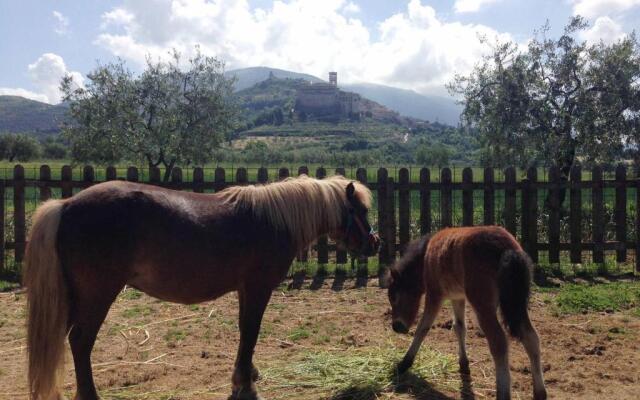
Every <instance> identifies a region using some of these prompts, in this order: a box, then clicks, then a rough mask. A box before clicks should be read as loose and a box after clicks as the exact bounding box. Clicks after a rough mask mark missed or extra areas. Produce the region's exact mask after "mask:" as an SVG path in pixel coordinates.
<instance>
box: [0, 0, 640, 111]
mask: <svg viewBox="0 0 640 400" xmlns="http://www.w3.org/2000/svg"><path fill="white" fill-rule="evenodd" d="M573 15H582V16H583V17H585V18H586V19H587V20H588V21H589V23H590V27H589V29H588V30H587V31H584V32H583V33H581V39H583V40H586V41H589V42H594V43H595V42H598V41H600V40H602V41H604V42H606V43H611V42H614V41H616V40H619V39H620V38H622V37H624V36H625V35H627V34H629V33H631V32H632V31H633V30H634V29H637V28H638V27H640V0H450V1H444V0H438V1H429V0H276V1H274V0H82V1H77V0H19V1H16V0H0V37H2V40H0V60H1V61H0V95H19V96H24V97H28V98H31V99H35V100H39V101H44V102H47V103H51V104H56V103H58V102H59V101H60V91H59V89H58V86H59V82H60V79H61V78H62V77H63V76H64V75H66V74H71V75H72V76H73V77H74V80H75V82H76V83H77V84H78V85H83V84H84V82H85V81H86V74H87V73H88V72H90V71H91V70H92V69H94V68H95V67H96V66H97V65H98V63H102V64H104V63H107V62H111V61H114V60H116V59H117V58H121V59H123V60H124V61H125V62H126V64H127V66H128V67H129V68H130V69H131V70H133V71H134V72H139V71H141V70H142V69H143V68H144V65H145V62H146V61H145V60H146V58H147V57H148V56H151V57H152V58H153V59H162V58H164V57H167V56H168V53H169V51H170V50H171V49H177V50H178V51H179V52H180V53H181V54H183V55H184V56H186V57H188V56H189V55H190V54H193V53H194V51H195V48H196V46H199V48H200V49H201V51H202V52H204V53H205V54H207V55H212V56H216V57H218V58H220V59H221V60H223V61H224V62H225V64H226V68H227V69H228V70H231V69H236V68H245V67H252V66H268V67H274V68H282V69H287V70H291V71H296V72H304V73H308V74H312V75H316V76H318V77H321V78H325V79H326V77H327V74H328V72H329V71H338V79H339V82H347V83H361V82H369V83H377V84H384V85H390V86H396V87H401V88H405V89H412V90H415V91H417V92H419V93H423V94H434V95H447V92H446V89H445V84H446V83H447V82H449V81H450V80H451V79H452V78H453V76H454V75H455V74H456V73H460V74H465V73H469V72H470V71H471V70H472V68H473V66H474V64H475V63H477V62H478V60H479V59H480V58H481V57H482V55H484V54H486V53H487V52H488V51H489V48H488V47H487V46H486V45H482V44H481V43H480V41H479V39H478V37H479V35H483V36H485V37H488V38H490V39H497V40H512V41H515V42H518V43H520V44H523V45H524V44H526V42H527V41H528V40H529V39H530V38H531V37H532V36H533V34H534V31H535V30H536V29H539V28H540V27H541V26H542V25H544V24H545V22H546V21H549V23H550V25H551V28H552V29H551V34H552V35H559V34H560V33H561V32H562V28H563V27H564V25H566V23H567V22H568V21H569V19H570V18H571V17H572V16H573ZM186 57H185V58H186Z"/></svg>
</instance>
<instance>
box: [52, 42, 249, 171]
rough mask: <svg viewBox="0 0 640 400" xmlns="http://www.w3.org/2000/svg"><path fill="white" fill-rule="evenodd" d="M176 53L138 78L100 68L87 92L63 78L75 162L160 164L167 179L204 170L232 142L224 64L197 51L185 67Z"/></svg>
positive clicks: (113, 67)
mask: <svg viewBox="0 0 640 400" xmlns="http://www.w3.org/2000/svg"><path fill="white" fill-rule="evenodd" d="M182 64H183V63H182V62H181V59H180V55H179V54H178V53H177V52H175V51H174V52H173V54H172V58H171V59H170V60H169V61H167V62H162V61H157V62H153V61H152V60H151V59H148V61H147V66H146V69H145V70H144V71H143V72H142V74H141V75H140V76H134V75H133V74H132V73H131V72H130V71H129V70H128V69H127V68H126V66H125V65H124V63H123V62H122V61H120V62H117V63H111V64H107V65H101V66H98V67H97V68H96V69H95V70H94V71H92V72H91V73H89V74H88V75H87V78H88V84H87V85H86V88H79V87H77V86H75V84H74V82H73V80H72V78H71V77H65V78H64V79H63V82H62V89H63V92H64V95H65V101H67V102H69V105H70V115H71V117H72V119H73V123H72V124H70V125H68V126H67V127H65V129H64V135H65V138H67V139H68V140H69V141H70V142H71V145H72V148H71V153H72V156H73V158H74V159H75V160H77V161H94V162H100V163H113V162H116V161H118V160H120V159H129V160H145V161H146V162H147V163H148V165H149V166H154V167H155V166H158V165H163V166H164V167H165V180H168V179H169V176H170V174H171V170H172V169H173V167H174V166H175V165H176V163H180V164H182V165H189V164H192V163H194V164H204V163H206V162H207V161H209V160H210V158H211V154H212V153H213V151H214V150H215V149H216V148H217V147H218V146H219V145H220V143H221V142H222V141H223V140H225V139H227V138H228V134H229V133H230V132H231V131H232V129H233V128H234V125H235V123H236V119H237V108H236V106H235V103H234V98H233V96H232V91H233V80H231V79H227V78H225V77H224V65H223V63H222V62H221V61H219V60H217V59H215V58H212V57H207V56H204V55H202V54H201V53H200V52H199V50H198V51H197V53H196V55H195V56H194V57H193V58H191V59H189V61H188V64H187V65H188V66H187V68H186V69H185V68H182V67H181V65H182Z"/></svg>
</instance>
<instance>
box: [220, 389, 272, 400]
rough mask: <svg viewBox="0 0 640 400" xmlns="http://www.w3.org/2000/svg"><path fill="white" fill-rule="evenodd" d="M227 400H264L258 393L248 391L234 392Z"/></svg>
mask: <svg viewBox="0 0 640 400" xmlns="http://www.w3.org/2000/svg"><path fill="white" fill-rule="evenodd" d="M227 400H264V398H262V397H261V396H260V395H259V394H258V393H256V392H253V393H252V392H249V391H248V390H234V391H233V392H231V396H229V397H228V398H227Z"/></svg>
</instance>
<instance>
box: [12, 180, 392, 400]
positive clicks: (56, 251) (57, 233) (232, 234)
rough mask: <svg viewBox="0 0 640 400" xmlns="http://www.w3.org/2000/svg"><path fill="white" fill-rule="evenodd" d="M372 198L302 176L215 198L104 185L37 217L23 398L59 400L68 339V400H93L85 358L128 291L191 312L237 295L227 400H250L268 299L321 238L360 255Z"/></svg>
mask: <svg viewBox="0 0 640 400" xmlns="http://www.w3.org/2000/svg"><path fill="white" fill-rule="evenodd" d="M370 204H371V193H370V191H369V190H368V189H367V188H366V187H365V186H363V185H361V184H359V183H357V182H350V181H349V180H347V179H345V178H343V177H339V176H335V177H330V178H327V179H324V180H317V179H313V178H309V177H306V176H303V177H299V178H292V179H287V180H285V181H282V182H278V183H273V184H270V185H265V186H246V187H232V188H229V189H226V190H224V191H222V192H220V193H217V194H198V193H188V192H178V191H173V190H168V189H163V188H160V187H155V186H149V185H143V184H136V183H128V182H118V181H115V182H106V183H101V184H98V185H95V186H93V187H91V188H89V189H86V190H84V191H82V192H80V193H79V194H77V195H76V196H74V197H72V198H70V199H67V200H50V201H48V202H46V203H44V204H43V205H42V206H40V208H39V209H38V210H37V212H36V214H35V216H34V219H33V228H32V230H31V235H30V240H29V243H28V246H27V253H26V265H25V271H24V282H25V285H26V286H27V287H28V334H27V348H28V353H29V389H30V394H31V398H32V399H34V400H51V399H58V398H59V397H60V394H59V391H58V381H59V379H58V377H57V372H58V371H59V370H60V369H61V368H60V367H61V364H62V363H63V358H64V357H63V354H64V340H65V337H66V336H67V335H68V337H69V343H70V345H71V351H72V353H73V361H74V365H75V371H76V381H77V389H76V390H77V392H76V396H75V399H76V400H95V399H98V395H97V392H96V388H95V385H94V382H93V376H92V371H91V359H90V357H91V350H92V348H93V345H94V342H95V339H96V335H97V334H98V331H99V329H100V326H101V325H102V322H103V321H104V319H105V317H106V315H107V312H108V311H109V307H110V306H111V304H112V303H113V301H114V300H115V299H116V296H117V295H118V293H119V292H120V291H121V290H122V289H123V287H124V286H125V285H130V286H133V287H135V288H137V289H139V290H142V291H144V292H145V293H147V294H149V295H151V296H154V297H157V298H159V299H162V300H165V301H172V302H177V303H183V304H193V303H198V302H202V301H207V300H211V299H215V298H217V297H219V296H222V295H223V294H225V293H228V292H230V291H237V292H238V297H239V303H240V313H239V326H240V346H239V348H238V354H237V358H236V362H235V370H234V373H233V376H232V383H233V387H232V394H231V397H230V398H232V399H252V400H255V399H259V398H260V397H259V396H258V394H257V391H256V387H255V384H254V381H255V380H256V379H257V377H258V372H257V370H256V369H255V367H253V363H252V357H253V349H254V347H255V344H256V340H257V338H258V333H259V330H260V323H261V321H262V316H263V313H264V310H265V308H266V306H267V303H268V302H269V298H270V296H271V292H272V290H273V289H274V288H275V287H276V286H277V285H278V284H279V283H280V282H281V281H282V280H283V279H284V278H285V277H286V274H287V271H288V269H289V266H290V264H291V262H292V261H293V259H294V256H295V255H296V254H297V253H298V252H299V251H300V250H301V249H304V248H306V247H307V246H309V245H310V244H311V243H312V241H313V240H315V239H316V238H317V237H318V236H320V235H323V234H328V235H330V236H332V237H333V238H335V239H337V240H341V241H343V242H345V244H346V246H347V248H348V249H350V250H352V251H358V252H360V253H363V254H364V255H371V254H373V253H375V251H376V250H377V248H378V246H379V239H378V236H377V235H376V234H375V233H374V232H373V230H372V229H371V227H370V226H369V223H368V222H367V210H368V208H369V206H370Z"/></svg>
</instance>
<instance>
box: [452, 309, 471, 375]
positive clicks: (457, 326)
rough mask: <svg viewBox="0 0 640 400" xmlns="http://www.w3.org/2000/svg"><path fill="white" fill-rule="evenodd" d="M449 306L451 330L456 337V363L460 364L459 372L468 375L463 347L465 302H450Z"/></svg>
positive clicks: (465, 329)
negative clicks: (452, 316) (450, 308)
mask: <svg viewBox="0 0 640 400" xmlns="http://www.w3.org/2000/svg"><path fill="white" fill-rule="evenodd" d="M451 305H452V306H453V315H454V317H455V321H454V324H453V329H454V330H455V332H456V336H457V337H458V362H459V364H460V372H462V373H464V374H468V373H469V359H468V358H467V349H466V345H465V337H466V335H467V328H466V326H465V321H464V307H465V300H464V299H462V300H451Z"/></svg>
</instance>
